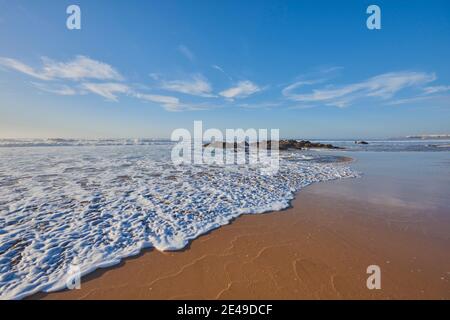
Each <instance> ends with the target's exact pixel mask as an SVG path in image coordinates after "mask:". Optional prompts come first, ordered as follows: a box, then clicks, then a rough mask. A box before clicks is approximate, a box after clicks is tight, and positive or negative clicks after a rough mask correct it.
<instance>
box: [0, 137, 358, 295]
mask: <svg viewBox="0 0 450 320" xmlns="http://www.w3.org/2000/svg"><path fill="white" fill-rule="evenodd" d="M170 148H171V145H170V144H169V143H157V144H150V145H137V146H132V145H126V146H118V145H114V146H78V147H73V146H71V147H60V146H59V147H39V148H36V147H20V148H13V147H5V148H0V190H1V192H0V297H1V298H3V299H13V298H15V299H20V298H23V297H25V296H27V295H30V294H32V293H35V292H38V291H52V290H57V289H61V288H63V287H65V283H66V278H67V276H68V271H69V270H70V268H71V266H72V265H77V266H79V267H80V269H81V273H82V274H86V273H89V272H92V271H93V270H95V269H97V268H99V267H106V266H111V265H114V264H116V263H118V262H119V261H120V260H121V259H122V258H124V257H127V256H132V255H136V254H138V253H139V252H140V251H141V250H142V248H144V247H155V248H156V249H158V250H175V249H181V248H183V247H184V246H186V244H187V243H188V241H189V240H191V239H194V238H196V237H198V236H199V235H201V234H203V233H205V232H207V231H209V230H211V229H214V228H217V227H219V226H221V225H224V224H227V223H229V222H230V220H232V219H233V218H235V217H237V216H239V215H241V214H244V213H262V212H267V211H272V210H280V209H283V208H286V207H288V206H289V201H290V200H291V199H292V198H293V196H294V193H295V192H296V191H298V190H299V189H300V188H302V187H305V186H307V185H309V184H311V183H313V182H316V181H324V180H330V179H336V178H343V177H354V176H356V174H355V173H354V172H353V171H352V170H350V169H349V168H348V167H346V166H345V165H342V164H331V163H323V162H322V163H321V162H315V161H314V159H313V158H311V157H310V156H308V157H302V156H301V155H298V154H295V153H291V154H288V153H282V154H283V155H284V156H283V159H282V160H281V162H280V170H279V172H278V174H277V175H274V176H267V175H261V174H260V170H259V169H260V168H258V166H257V165H253V166H245V165H244V166H237V165H227V166H222V167H219V166H206V165H205V166H198V165H183V166H174V165H172V164H171V162H170V159H169V154H170Z"/></svg>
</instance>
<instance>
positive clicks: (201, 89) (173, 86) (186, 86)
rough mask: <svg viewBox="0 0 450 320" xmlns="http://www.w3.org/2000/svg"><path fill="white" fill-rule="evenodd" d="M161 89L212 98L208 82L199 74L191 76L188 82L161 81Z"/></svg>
mask: <svg viewBox="0 0 450 320" xmlns="http://www.w3.org/2000/svg"><path fill="white" fill-rule="evenodd" d="M161 88H162V89H165V90H168V91H175V92H180V93H184V94H189V95H193V96H199V97H214V95H213V94H212V88H211V85H210V84H209V82H208V81H207V80H206V79H205V78H204V77H203V76H202V75H200V74H196V75H193V76H192V77H191V79H189V80H173V81H163V82H162V83H161Z"/></svg>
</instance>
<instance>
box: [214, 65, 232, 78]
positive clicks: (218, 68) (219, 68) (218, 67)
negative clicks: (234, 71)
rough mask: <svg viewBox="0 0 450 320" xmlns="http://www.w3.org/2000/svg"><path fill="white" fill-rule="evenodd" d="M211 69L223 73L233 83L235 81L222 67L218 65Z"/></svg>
mask: <svg viewBox="0 0 450 320" xmlns="http://www.w3.org/2000/svg"><path fill="white" fill-rule="evenodd" d="M211 68H213V69H216V70H219V71H220V72H221V73H223V74H224V75H225V76H226V77H227V78H228V79H230V80H231V81H233V78H231V77H230V76H229V75H228V73H226V72H225V70H223V69H222V67H220V66H218V65H216V64H213V65H212V66H211Z"/></svg>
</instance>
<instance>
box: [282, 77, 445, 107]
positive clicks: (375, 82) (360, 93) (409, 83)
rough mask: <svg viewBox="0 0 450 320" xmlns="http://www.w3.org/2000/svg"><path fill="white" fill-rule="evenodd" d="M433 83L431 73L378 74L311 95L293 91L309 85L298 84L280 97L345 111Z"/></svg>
mask: <svg viewBox="0 0 450 320" xmlns="http://www.w3.org/2000/svg"><path fill="white" fill-rule="evenodd" d="M434 80H436V76H435V74H434V73H431V74H430V73H422V72H390V73H385V74H381V75H378V76H375V77H372V78H369V79H367V80H365V81H362V82H358V83H353V84H349V85H345V86H340V87H334V86H330V85H328V86H325V87H324V88H321V89H314V90H313V91H312V92H310V93H303V94H298V93H294V92H293V91H294V90H295V89H297V88H299V87H301V86H303V85H309V84H312V83H308V82H305V81H304V82H298V83H294V84H292V85H290V86H288V87H286V88H285V89H283V91H282V93H283V95H284V96H285V97H287V98H288V99H290V100H293V101H298V102H308V103H322V104H325V105H330V106H337V107H346V106H348V105H350V104H352V103H353V102H354V101H355V100H358V99H361V98H365V97H376V98H380V99H388V98H391V97H393V96H394V95H395V94H396V93H397V92H399V91H400V90H402V89H405V88H410V87H415V86H422V85H424V84H426V83H429V82H432V81H434Z"/></svg>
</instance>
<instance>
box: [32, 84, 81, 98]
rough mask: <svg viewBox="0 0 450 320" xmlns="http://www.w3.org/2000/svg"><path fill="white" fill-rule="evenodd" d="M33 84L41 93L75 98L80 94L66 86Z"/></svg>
mask: <svg viewBox="0 0 450 320" xmlns="http://www.w3.org/2000/svg"><path fill="white" fill-rule="evenodd" d="M31 84H32V85H33V86H35V87H36V88H38V89H39V90H41V91H45V92H49V93H54V94H57V95H61V96H74V95H77V94H79V93H80V92H79V91H78V90H77V89H75V88H72V87H70V86H68V85H65V84H48V83H40V82H31Z"/></svg>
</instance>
